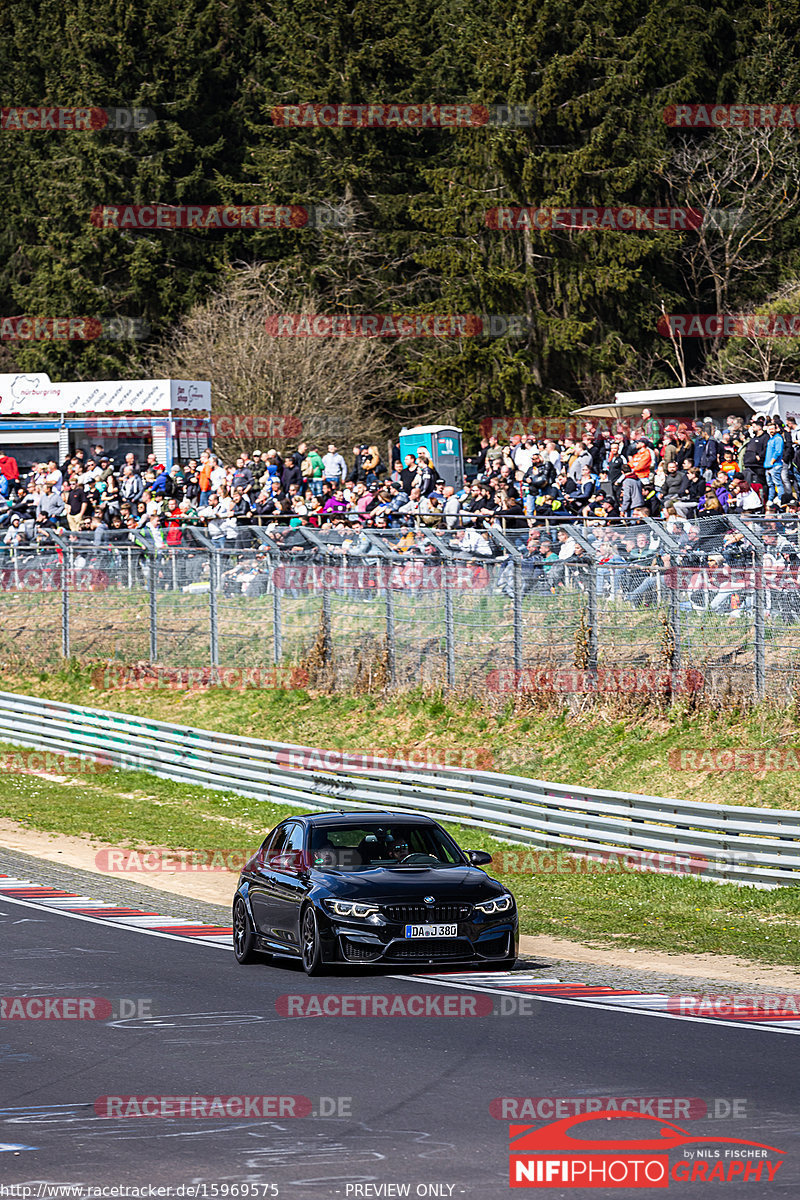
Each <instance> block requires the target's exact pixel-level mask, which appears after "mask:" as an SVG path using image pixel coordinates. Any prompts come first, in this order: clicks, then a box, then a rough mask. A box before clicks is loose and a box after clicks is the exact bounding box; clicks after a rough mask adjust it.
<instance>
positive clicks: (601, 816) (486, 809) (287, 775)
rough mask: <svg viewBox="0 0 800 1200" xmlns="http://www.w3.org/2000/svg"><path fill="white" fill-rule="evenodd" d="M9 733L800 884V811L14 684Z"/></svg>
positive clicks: (329, 802) (295, 800)
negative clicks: (99, 702) (163, 715)
mask: <svg viewBox="0 0 800 1200" xmlns="http://www.w3.org/2000/svg"><path fill="white" fill-rule="evenodd" d="M0 740H3V741H6V742H8V743H10V744H13V745H19V746H31V747H35V748H36V749H39V750H44V751H50V752H59V753H64V754H80V753H85V754H91V755H93V756H99V757H101V758H102V759H103V760H105V761H107V762H108V763H109V764H113V765H114V766H116V767H118V768H121V769H127V770H136V771H148V772H150V773H151V774H154V775H159V776H162V777H163V778H166V779H172V780H176V781H178V782H183V783H193V784H196V785H198V786H200V787H203V788H211V789H215V790H223V791H229V792H233V793H236V794H239V795H245V796H250V797H255V798H256V799H262V800H269V801H271V802H273V803H276V804H282V805H287V806H290V807H300V808H308V807H311V808H321V809H326V808H330V809H341V810H345V809H348V808H356V809H364V808H371V807H375V808H387V807H388V808H394V809H407V810H410V811H413V812H420V813H425V814H427V815H428V816H431V817H434V818H436V819H438V820H442V821H446V822H449V823H451V824H456V825H464V826H469V827H472V828H477V829H482V830H484V831H485V832H486V833H487V834H491V835H492V836H493V837H496V838H500V839H501V840H505V841H508V842H511V843H522V844H525V845H529V846H533V847H537V848H539V849H549V850H553V849H559V850H565V851H571V852H576V853H579V854H582V855H588V856H595V857H598V856H599V857H601V858H602V857H606V856H609V855H618V856H623V857H624V856H625V855H626V854H630V853H635V854H638V855H647V854H658V855H661V856H665V857H666V858H668V859H669V858H673V859H674V860H675V861H674V864H673V866H672V867H670V866H669V864H668V865H667V866H664V867H663V868H662V869H663V870H664V871H665V872H668V873H680V874H684V873H686V874H693V875H695V876H697V877H698V878H705V879H713V880H716V881H718V882H732V883H739V884H752V885H755V886H758V887H780V886H791V885H796V884H798V883H800V813H798V812H794V811H791V812H790V811H785V810H781V809H769V808H752V807H744V806H739V805H735V806H734V805H717V804H707V803H703V802H699V801H698V802H694V801H691V800H677V799H669V798H666V797H663V796H645V795H639V794H637V793H631V792H610V791H602V790H600V789H597V788H581V787H577V786H575V785H572V784H569V785H563V784H556V783H550V782H548V781H546V780H541V779H529V778H526V777H524V776H515V775H504V774H500V773H497V772H493V771H472V770H466V769H463V768H458V767H437V768H435V769H425V770H422V771H421V770H419V769H418V768H417V767H416V766H415V765H414V764H413V763H408V764H402V763H398V762H394V761H393V763H392V766H393V768H394V769H390V770H389V769H387V770H382V769H377V768H375V767H374V766H372V765H370V766H369V767H358V766H354V765H352V764H351V763H348V762H347V761H346V760H347V756H348V754H349V755H350V756H351V757H357V753H356V752H354V751H350V752H348V751H326V750H319V749H317V748H315V747H310V746H299V745H295V744H292V743H284V742H271V741H265V740H261V739H257V738H246V737H241V736H239V735H238V734H225V733H218V732H215V731H212V730H206V729H195V728H192V727H191V726H186V725H172V724H167V723H165V722H162V721H155V720H152V719H150V718H148V717H140V716H133V715H131V714H128V713H120V712H112V711H106V710H102V709H94V708H86V707H83V706H80V705H74V704H65V703H62V702H60V701H53V700H43V699H40V698H39V697H36V696H26V695H21V694H18V693H15V692H0ZM332 758H333V763H331V761H330V760H331V759H332ZM342 760H344V761H342ZM320 763H321V764H322V765H319V764H320ZM337 763H338V765H337ZM406 766H407V768H408V769H406ZM398 768H399V769H398ZM682 867H685V870H684V869H682ZM654 869H658V865H657V864H656V865H655V867H654Z"/></svg>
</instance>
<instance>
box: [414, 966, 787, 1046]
mask: <svg viewBox="0 0 800 1200" xmlns="http://www.w3.org/2000/svg"><path fill="white" fill-rule="evenodd" d="M390 978H392V979H402V980H404V982H406V983H427V984H430V986H431V987H434V986H436V985H438V986H439V987H454V988H465V989H469V990H470V991H474V992H487V993H488V994H489V995H490V996H514V995H516V994H517V993H516V992H509V991H503V990H502V989H501V988H490V987H474V986H470V984H468V983H449V982H447V981H445V980H444V979H437V978H436V976H425V975H392V976H390ZM525 995H527V996H530V998H531V999H532V1000H541V1001H542V1003H543V1004H567V1005H571V1006H572V1007H574V1008H595V1009H597V1008H602V1009H604V1010H605V1011H606V1012H613V1013H616V1015H617V1016H618V1017H619V1016H623V1015H624V1016H628V1015H629V1014H635V1015H637V1016H640V1017H663V1018H664V1019H665V1020H667V1021H694V1022H695V1023H696V1024H698V1025H722V1026H723V1027H724V1028H725V1029H756V1030H758V1031H759V1032H761V1033H793V1034H800V1029H786V1028H784V1027H783V1026H782V1025H760V1024H757V1023H756V1022H755V1021H723V1020H720V1019H719V1018H718V1017H690V1016H686V1015H685V1014H684V1013H668V1012H662V1011H660V1010H659V1009H656V1008H623V1009H620V1008H618V1007H616V1006H614V1005H613V1004H605V1003H604V1002H603V999H602V998H598V999H597V1000H572V999H567V997H566V996H547V995H542V996H539V995H534V993H533V992H526V993H525Z"/></svg>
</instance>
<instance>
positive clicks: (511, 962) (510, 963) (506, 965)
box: [497, 955, 517, 971]
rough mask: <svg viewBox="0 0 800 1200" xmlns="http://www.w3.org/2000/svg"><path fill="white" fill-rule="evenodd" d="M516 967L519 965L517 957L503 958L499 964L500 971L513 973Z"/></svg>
mask: <svg viewBox="0 0 800 1200" xmlns="http://www.w3.org/2000/svg"><path fill="white" fill-rule="evenodd" d="M516 965H517V958H516V955H515V956H514V957H513V958H501V959H500V961H499V963H498V964H497V966H498V969H499V970H501V971H513V970H514V967H515V966H516Z"/></svg>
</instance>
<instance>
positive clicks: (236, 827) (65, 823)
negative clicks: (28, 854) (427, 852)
mask: <svg viewBox="0 0 800 1200" xmlns="http://www.w3.org/2000/svg"><path fill="white" fill-rule="evenodd" d="M251 703H252V698H251ZM428 719H429V717H428ZM2 753H3V754H4V755H5V754H6V753H8V754H12V753H13V750H12V748H10V747H6V748H3V749H2ZM6 761H8V760H6ZM291 811H294V812H296V811H298V810H296V809H294V810H290V809H288V808H283V807H280V806H276V805H272V804H267V803H265V802H263V801H259V800H253V799H249V798H247V797H242V796H237V795H233V794H230V793H225V792H216V791H204V790H200V789H198V788H196V787H192V786H189V785H185V784H179V783H173V782H171V781H169V780H164V779H159V778H157V777H156V776H152V775H147V774H143V773H140V772H124V771H109V772H105V773H103V774H99V775H82V776H81V777H80V778H79V779H71V780H69V781H67V782H56V781H54V780H50V779H43V778H41V777H38V776H34V775H26V774H19V773H13V772H12V771H10V770H8V769H7V770H6V771H4V772H3V773H2V774H0V815H2V816H4V817H7V818H10V819H12V820H14V821H17V822H19V823H20V824H21V825H23V826H26V827H28V828H31V829H37V830H46V831H51V832H54V833H57V834H69V835H75V836H84V837H86V836H89V837H93V838H96V839H98V840H101V841H104V842H108V843H111V844H112V845H118V846H128V847H134V848H142V849H144V848H147V847H150V846H161V847H166V848H169V849H181V850H187V849H192V850H206V851H208V850H216V849H219V850H228V851H244V850H253V849H255V847H256V846H257V845H258V844H259V842H260V841H261V839H262V837H263V835H264V833H265V831H266V830H267V829H268V828H270V827H271V826H272V825H274V824H275V823H276V822H277V821H278V820H280V819H281V818H282V817H284V816H286V815H288V814H289V812H291ZM449 828H450V831H451V833H453V835H454V836H455V837H456V839H457V840H458V841H459V843H460V844H461V845H462V846H463V847H464V848H465V849H486V850H489V851H490V852H491V853H492V854H494V855H495V856H496V859H495V864H494V865H493V866H492V868H490V870H491V873H492V874H493V875H495V876H496V877H497V878H498V879H502V880H503V881H504V882H505V883H507V884H508V886H509V887H510V888H511V889H512V891H514V893H515V895H516V896H517V900H518V903H519V907H520V916H521V925H522V931H523V932H524V933H529V934H549V935H551V936H554V937H564V938H569V939H572V940H574V941H581V942H588V943H591V944H595V945H598V946H615V947H617V948H623V949H640V950H644V949H652V950H660V951H667V952H670V953H680V952H692V953H698V952H710V953H714V954H731V955H736V956H739V957H742V958H747V959H751V960H753V961H760V962H765V963H773V964H797V962H798V949H797V929H798V921H800V891H799V890H797V889H794V888H781V889H776V890H775V891H769V892H767V891H761V890H757V889H755V888H749V887H746V888H740V887H736V886H734V885H732V884H714V883H709V882H704V881H701V880H698V879H696V878H693V877H688V878H686V877H674V876H664V875H653V874H644V873H641V874H640V873H633V872H627V871H619V872H617V871H613V870H612V871H608V870H606V871H603V872H599V871H597V872H595V871H589V872H584V871H582V870H576V860H574V859H571V858H569V857H568V856H566V855H562V854H559V855H556V856H548V860H549V861H548V869H547V870H543V871H541V872H539V873H537V874H535V875H532V871H533V869H534V868H535V867H536V866H537V863H536V861H535V857H534V853H533V851H526V849H525V848H524V847H511V846H510V845H509V844H508V843H507V842H502V843H501V842H499V841H497V840H496V839H494V838H490V837H487V836H485V835H484V834H482V833H481V832H480V831H479V830H474V829H463V830H462V829H459V828H457V827H455V826H449ZM512 851H513V856H512V853H511V852H512ZM539 865H541V864H539ZM509 868H513V869H509ZM134 877H135V878H138V879H140V880H142V882H146V881H147V875H146V873H143V874H141V875H139V874H137V875H136V876H134ZM233 888H234V882H233V877H231V895H232V894H233Z"/></svg>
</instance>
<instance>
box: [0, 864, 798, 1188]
mask: <svg viewBox="0 0 800 1200" xmlns="http://www.w3.org/2000/svg"><path fill="white" fill-rule="evenodd" d="M23 858H24V856H9V855H7V854H5V853H3V855H2V856H0V870H3V871H7V872H8V871H10V870H14V871H17V872H22V869H23V867H25V876H24V877H25V878H32V879H35V880H37V881H38V882H41V883H47V884H50V885H52V886H57V887H68V886H69V887H75V886H76V881H78V880H81V882H80V884H79V886H81V887H83V888H84V889H86V890H85V893H84V894H91V895H94V896H97V897H99V898H102V899H109V900H113V901H125V902H127V903H132V904H136V903H139V904H141V903H142V902H143V893H145V892H146V890H147V889H142V888H141V887H139V886H138V885H136V884H135V883H131V882H130V881H127V880H125V881H113V882H112V881H109V883H108V886H106V884H105V882H104V881H102V880H101V881H98V879H97V877H96V876H93V877H92V878H91V890H90V891H89V885H88V884H87V882H86V880H87V878H88V877H87V876H86V875H84V874H83V873H81V872H76V871H66V870H64V869H63V868H51V867H50V865H49V864H44V863H41V862H38V863H37V864H35V866H32V865H31V864H32V861H33V860H31V861H29V862H27V863H22V862H21V860H22V859H23ZM121 889H125V891H124V894H123V892H122V890H121ZM152 895H153V894H152V893H150V895H149V896H148V897H147V902H148V903H150V902H152ZM157 909H158V911H159V912H163V913H165V914H171V915H175V916H178V917H194V918H197V917H202V918H203V919H206V920H209V919H210V920H214V921H218V920H220V917H221V913H220V910H219V909H216V908H215V907H214V906H209V905H198V904H197V902H194V901H188V902H186V903H184V902H183V901H182V900H181V899H180V898H178V897H167V896H166V895H164V894H163V893H158V901H157ZM209 910H213V911H209ZM226 915H227V914H226ZM0 926H1V927H2V938H1V939H0V947H1V949H0V956H1V957H2V962H3V973H2V978H3V986H2V989H0V991H1V992H2V995H3V996H4V997H6V998H9V999H10V998H14V997H22V996H28V997H30V996H37V997H62V998H64V997H105V998H107V999H108V1000H109V1001H110V1003H111V1005H112V1008H113V1009H114V1011H115V1013H116V1012H117V1011H118V1010H119V1005H120V1000H122V999H124V1000H126V1001H128V1005H127V1010H126V1011H138V1013H139V1015H134V1016H133V1017H123V1019H114V1014H112V1015H111V1016H109V1017H107V1018H104V1019H97V1020H63V1019H50V1020H14V1019H4V1020H2V1021H1V1022H0V1026H2V1027H1V1028H0V1119H2V1127H0V1181H1V1182H2V1184H3V1185H6V1186H7V1185H11V1184H28V1185H29V1186H30V1185H31V1181H47V1182H48V1184H53V1183H61V1184H64V1183H81V1184H84V1185H86V1186H87V1187H101V1186H103V1185H107V1186H111V1187H113V1186H115V1185H119V1186H123V1187H144V1188H147V1187H148V1186H165V1185H169V1186H171V1187H172V1188H173V1189H174V1188H177V1187H179V1186H181V1185H189V1184H195V1185H198V1186H199V1189H200V1190H198V1191H197V1192H196V1193H195V1194H196V1195H197V1196H199V1197H201V1198H202V1200H205V1197H208V1198H209V1200H214V1198H215V1197H219V1198H221V1200H224V1197H225V1196H226V1195H227V1196H235V1195H236V1192H235V1191H231V1188H232V1187H233V1185H242V1184H248V1185H249V1186H251V1187H255V1188H256V1189H257V1190H256V1191H255V1192H252V1191H251V1192H250V1193H249V1194H250V1195H251V1196H252V1195H256V1196H258V1197H261V1196H264V1197H266V1196H269V1195H275V1194H276V1192H275V1191H274V1190H273V1189H272V1187H271V1185H275V1187H277V1194H278V1195H279V1196H281V1197H289V1196H291V1197H298V1198H300V1200H303V1198H305V1197H309V1198H314V1197H319V1198H320V1200H322V1198H327V1197H343V1198H344V1197H347V1196H352V1197H354V1198H356V1197H365V1196H380V1195H387V1196H391V1195H402V1194H404V1192H403V1191H402V1190H400V1191H398V1190H395V1189H396V1188H397V1187H400V1188H402V1187H404V1185H406V1184H408V1185H409V1191H408V1192H407V1193H405V1194H408V1195H411V1196H415V1195H428V1196H454V1197H459V1196H463V1197H470V1198H475V1200H479V1198H481V1200H482V1198H484V1197H486V1198H488V1200H495V1198H496V1197H508V1196H509V1195H510V1194H512V1193H511V1189H510V1188H509V1185H508V1121H503V1120H499V1119H497V1118H496V1117H495V1116H493V1115H492V1114H491V1112H490V1103H491V1101H492V1100H493V1099H495V1098H500V1097H563V1098H574V1097H582V1098H586V1097H681V1098H687V1097H693V1098H704V1099H705V1100H707V1101H708V1102H709V1103H710V1104H711V1105H712V1107H713V1103H714V1101H722V1102H723V1104H722V1106H721V1107H722V1110H723V1111H724V1104H725V1102H731V1101H733V1100H734V1099H737V1100H739V1101H740V1104H739V1109H740V1111H741V1112H742V1116H740V1117H739V1119H735V1120H734V1119H724V1120H711V1119H709V1118H708V1117H706V1118H700V1119H692V1120H691V1121H687V1120H677V1119H676V1121H675V1123H677V1124H679V1125H683V1126H684V1127H686V1128H690V1129H691V1132H692V1134H693V1135H694V1134H697V1135H701V1136H711V1135H716V1136H721V1137H728V1138H742V1139H745V1140H748V1141H753V1142H761V1143H766V1144H768V1145H770V1146H777V1147H779V1148H780V1149H781V1150H782V1151H783V1152H784V1156H785V1157H784V1161H783V1165H782V1167H781V1169H780V1171H779V1172H778V1174H777V1176H776V1177H775V1179H774V1180H773V1181H772V1182H771V1183H769V1182H767V1181H766V1179H765V1178H763V1179H761V1180H760V1181H758V1182H755V1181H753V1180H752V1179H750V1180H748V1181H747V1182H744V1181H742V1180H741V1179H739V1180H738V1181H734V1182H731V1183H729V1184H727V1185H725V1189H730V1190H731V1191H732V1192H733V1194H735V1195H738V1196H742V1197H746V1198H747V1200H749V1198H750V1197H762V1196H763V1197H768V1196H771V1197H787V1198H788V1197H791V1198H792V1200H796V1197H798V1196H800V1120H798V1111H799V1110H800V1103H799V1101H800V1072H798V1054H799V1053H800V1039H798V1038H796V1037H786V1036H780V1035H778V1034H772V1033H770V1032H766V1031H759V1030H755V1029H752V1028H746V1027H742V1028H734V1027H731V1026H723V1025H710V1024H701V1023H692V1022H690V1021H683V1020H678V1019H676V1020H657V1019H654V1018H652V1017H649V1016H646V1015H640V1014H637V1013H629V1012H614V1011H609V1010H603V1009H592V1008H587V1007H569V1006H566V1005H561V1004H559V1003H542V1002H539V1001H536V1000H532V1001H529V1003H528V1004H527V1005H524V1006H523V1007H522V1009H521V1010H520V1009H517V1010H516V1011H515V1012H513V1013H510V1014H509V1015H499V1010H500V1008H501V1006H502V1004H501V1002H502V997H501V995H500V993H499V992H497V993H495V991H494V990H493V989H492V988H491V987H490V988H489V989H488V990H487V991H481V990H480V988H482V987H484V986H485V985H484V984H483V983H481V984H479V985H476V987H475V989H474V990H471V988H470V987H469V985H467V987H466V988H461V989H458V990H455V989H452V988H449V989H448V988H447V987H445V986H444V981H437V980H436V979H434V978H433V977H431V976H428V977H426V976H425V975H423V974H420V975H418V976H417V977H416V978H412V977H411V975H412V973H411V972H404V973H403V974H402V975H400V974H399V973H394V974H389V973H378V972H372V973H369V974H367V973H362V974H360V973H357V972H352V971H349V970H348V971H347V972H342V973H340V974H331V975H327V976H324V977H322V978H320V979H308V978H306V976H305V975H304V974H303V972H302V971H301V970H300V969H299V968H298V967H296V966H294V965H292V964H290V963H288V962H284V963H280V964H276V963H272V964H270V963H267V962H266V961H265V962H264V963H263V964H260V963H259V964H256V965H253V966H248V967H241V966H239V965H237V963H236V962H235V960H234V958H233V955H232V954H231V953H230V952H229V951H227V950H225V949H222V948H219V947H215V946H206V945H201V944H198V943H196V942H186V943H181V942H178V941H169V940H164V939H160V938H158V937H154V936H150V935H148V934H146V933H144V932H139V931H136V930H133V929H119V928H112V927H109V926H108V925H103V924H100V923H96V922H93V921H83V920H77V919H75V918H72V917H70V916H68V915H67V914H64V913H55V912H48V911H45V910H43V909H42V908H41V907H36V906H35V905H32V904H27V903H18V902H14V903H10V902H8V901H7V900H5V899H4V898H2V897H0ZM522 966H523V967H524V968H525V969H528V970H530V969H531V968H534V969H538V968H541V971H542V975H543V976H546V977H547V976H549V975H550V974H552V972H551V971H550V970H549V968H547V967H546V966H543V965H542V964H531V963H524V964H522ZM685 982H686V981H683V984H682V986H683V987H685ZM706 988H708V985H707V984H706ZM341 993H347V994H348V995H355V996H358V997H370V996H375V995H377V994H380V995H387V996H390V997H395V996H398V995H405V996H409V995H412V994H413V995H425V996H436V995H440V996H450V997H452V996H474V995H480V996H489V995H490V996H492V997H493V999H492V1004H493V1006H494V1008H493V1013H492V1015H486V1016H458V1017H448V1016H419V1017H417V1016H406V1017H390V1016H387V1017H377V1016H372V1017H371V1016H363V1017H362V1016H351V1017H327V1016H295V1017H287V1016H283V1015H281V1012H280V1011H279V1009H280V1005H279V1002H278V998H279V997H280V996H285V995H287V994H291V995H298V996H303V997H314V996H320V997H323V996H331V995H334V994H341ZM131 1006H133V1009H132V1008H131ZM506 1007H513V1006H512V1005H506ZM148 1014H149V1015H148ZM104 1096H115V1097H119V1096H148V1097H154V1096H168V1097H180V1096H193V1097H198V1096H204V1097H215V1096H247V1097H252V1096H291V1097H297V1096H301V1097H308V1099H309V1101H310V1107H311V1110H312V1114H316V1115H309V1116H300V1117H294V1118H288V1117H286V1116H284V1117H283V1118H279V1117H273V1116H265V1117H260V1116H252V1115H251V1116H233V1117H231V1116H226V1117H209V1118H191V1117H182V1116H168V1117H138V1118H137V1117H127V1118H126V1117H106V1116H102V1115H98V1112H97V1111H96V1104H97V1102H98V1101H99V1099H100V1098H101V1097H104ZM321 1097H325V1098H326V1100H325V1101H321ZM298 1107H300V1104H298ZM325 1107H327V1108H331V1107H332V1108H333V1109H334V1113H335V1115H332V1116H322V1115H320V1113H321V1109H322V1108H325ZM115 1111H120V1109H119V1107H117V1108H116V1109H115ZM340 1114H341V1115H340ZM533 1123H535V1124H540V1123H542V1122H541V1119H538V1120H537V1119H534V1121H533ZM637 1124H638V1123H637ZM650 1124H651V1126H652V1122H651V1123H650ZM653 1128H656V1127H655V1126H653ZM637 1132H638V1133H639V1136H645V1133H644V1130H642V1129H639V1130H637ZM657 1132H658V1129H657V1128H656V1133H657ZM647 1136H649V1137H652V1136H653V1132H652V1128H651V1129H648V1130H647ZM6 1147H8V1148H6ZM15 1147H29V1148H27V1149H22V1148H15ZM680 1154H681V1151H675V1152H673V1161H675V1156H676V1155H677V1156H678V1157H679V1156H680ZM203 1185H204V1187H205V1191H203V1190H202V1187H203ZM381 1185H384V1186H383V1187H381ZM386 1185H395V1189H392V1190H387V1188H386ZM32 1186H33V1191H32V1193H31V1194H32V1195H33V1196H36V1195H37V1189H38V1187H39V1183H38V1182H35V1183H33V1185H32ZM720 1186H721V1185H720V1184H718V1183H715V1182H707V1183H703V1182H701V1181H699V1180H698V1181H697V1182H695V1183H680V1182H674V1181H672V1182H670V1188H671V1189H672V1190H673V1192H674V1194H677V1195H678V1196H680V1197H687V1198H693V1197H699V1196H708V1195H709V1194H714V1193H715V1192H717V1194H719V1188H720ZM226 1187H227V1189H228V1190H227V1192H226V1191H225V1190H223V1189H225V1188H226ZM420 1188H423V1189H425V1190H422V1191H421V1190H419V1189H420ZM215 1189H216V1190H215ZM356 1189H359V1190H356ZM360 1189H363V1190H360ZM367 1189H369V1190H367ZM434 1189H438V1190H434ZM659 1190H660V1189H659ZM584 1191H586V1194H589V1192H588V1189H583V1188H580V1189H576V1188H564V1189H562V1188H559V1187H549V1188H547V1189H545V1193H546V1195H548V1196H550V1197H561V1196H565V1197H566V1196H569V1197H576V1196H581V1195H582V1194H583V1193H584ZM17 1194H18V1195H20V1196H21V1195H22V1193H21V1192H18V1193H17ZM49 1194H50V1193H48V1192H44V1193H42V1195H43V1196H46V1195H49ZM144 1194H147V1193H146V1192H145V1193H144ZM175 1194H176V1193H175V1192H174V1191H173V1195H175ZM240 1194H242V1193H240ZM591 1194H592V1195H595V1194H597V1195H601V1196H606V1197H622V1196H626V1195H630V1192H629V1191H627V1190H622V1189H616V1188H610V1189H603V1190H602V1191H600V1192H597V1191H595V1190H594V1189H593V1190H592V1193H591ZM722 1194H723V1195H725V1194H727V1190H723V1191H722Z"/></svg>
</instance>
